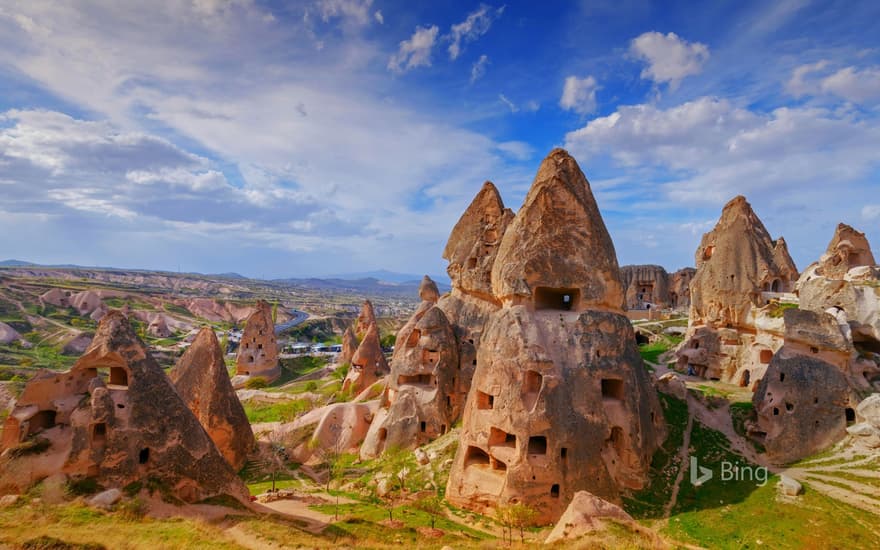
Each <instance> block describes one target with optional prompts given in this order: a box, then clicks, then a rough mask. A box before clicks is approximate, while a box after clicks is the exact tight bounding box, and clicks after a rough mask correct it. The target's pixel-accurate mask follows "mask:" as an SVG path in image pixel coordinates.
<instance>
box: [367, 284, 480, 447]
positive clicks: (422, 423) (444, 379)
mask: <svg viewBox="0 0 880 550" xmlns="http://www.w3.org/2000/svg"><path fill="white" fill-rule="evenodd" d="M391 365H392V366H391V377H390V380H389V382H388V388H387V390H386V394H385V397H384V398H383V403H382V409H381V410H380V411H379V412H378V413H377V416H376V420H375V421H374V422H373V424H372V426H370V433H369V434H368V435H367V438H366V441H365V443H364V445H363V446H362V447H361V456H362V457H365V458H367V457H375V456H377V455H378V454H379V453H381V452H382V451H384V450H385V449H386V448H392V447H399V448H404V449H407V448H413V447H417V446H419V445H422V444H424V443H427V442H428V441H430V440H431V439H434V438H435V437H437V436H440V435H443V434H445V433H446V431H447V430H448V429H449V428H450V427H451V426H452V423H453V422H454V421H455V420H456V419H457V418H458V416H459V414H460V412H461V408H462V405H463V400H462V399H460V392H459V391H458V387H457V386H458V376H459V360H458V342H457V341H456V338H455V332H454V331H453V329H452V326H451V325H450V323H449V320H448V319H447V318H446V314H444V313H443V310H442V309H440V308H439V307H437V306H435V305H433V303H432V302H430V301H424V302H422V304H421V306H420V307H419V309H418V311H416V313H415V314H414V315H413V316H412V318H410V320H409V321H408V322H407V324H406V325H404V327H403V328H402V329H400V331H399V332H398V333H397V340H396V341H395V344H394V355H393V357H392V359H391Z"/></svg>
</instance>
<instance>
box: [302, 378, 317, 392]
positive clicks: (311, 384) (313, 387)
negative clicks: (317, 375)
mask: <svg viewBox="0 0 880 550" xmlns="http://www.w3.org/2000/svg"><path fill="white" fill-rule="evenodd" d="M317 389H318V382H317V381H316V380H309V383H308V384H306V387H305V390H306V391H315V390H317Z"/></svg>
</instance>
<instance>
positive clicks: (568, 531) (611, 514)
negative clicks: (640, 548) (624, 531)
mask: <svg viewBox="0 0 880 550" xmlns="http://www.w3.org/2000/svg"><path fill="white" fill-rule="evenodd" d="M608 520H614V521H616V522H618V523H623V524H626V525H635V523H636V522H635V520H634V519H633V518H632V516H630V515H629V514H627V513H626V512H625V511H624V510H623V508H621V507H620V506H617V505H616V504H612V503H610V502H608V501H605V500H602V499H601V498H599V497H597V496H596V495H592V494H590V493H589V492H587V491H578V492H577V493H575V495H574V498H572V499H571V503H570V504H569V505H568V508H566V509H565V513H564V514H562V517H560V518H559V521H558V522H557V523H556V527H554V528H553V531H551V532H550V535H549V536H548V537H547V540H545V541H544V543H545V544H553V543H554V542H559V541H562V540H576V539H579V538H580V537H582V536H584V535H586V534H587V533H592V532H594V531H598V530H600V529H603V528H604V524H605V522H607V521H608Z"/></svg>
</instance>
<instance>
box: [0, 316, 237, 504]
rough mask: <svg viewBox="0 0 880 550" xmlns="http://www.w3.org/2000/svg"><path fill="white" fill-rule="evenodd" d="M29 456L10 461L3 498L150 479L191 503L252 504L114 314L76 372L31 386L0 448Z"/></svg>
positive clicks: (3, 472)
mask: <svg viewBox="0 0 880 550" xmlns="http://www.w3.org/2000/svg"><path fill="white" fill-rule="evenodd" d="M23 446H24V447H30V448H31V452H30V453H16V452H14V451H11V452H8V453H5V454H4V456H3V458H2V463H0V491H6V490H12V491H13V492H20V491H23V490H25V489H26V488H27V487H29V486H30V485H31V484H33V483H34V482H36V481H38V480H40V479H42V478H44V477H46V476H49V475H54V474H58V473H63V474H66V475H68V476H71V477H74V478H86V477H90V478H95V479H96V480H97V481H98V482H99V483H100V484H101V485H104V486H105V487H117V488H119V487H124V486H125V485H127V484H129V483H132V482H135V481H143V480H146V479H147V478H154V479H158V480H160V481H161V483H163V484H164V485H165V486H167V487H168V489H169V490H170V491H171V492H172V494H174V495H175V496H177V497H178V498H181V499H183V500H185V501H187V502H196V501H199V500H201V499H204V498H208V497H211V496H215V495H221V494H227V495H231V496H233V497H235V498H238V499H241V500H244V499H245V498H246V495H247V489H246V488H245V487H244V485H243V484H242V482H241V480H239V479H238V477H237V476H236V475H235V473H234V472H233V470H232V468H231V467H230V466H229V464H228V463H227V462H226V460H224V458H223V456H222V455H221V454H220V452H219V451H218V450H217V448H216V447H215V446H214V443H213V442H212V441H211V439H210V437H208V434H207V433H206V432H205V430H204V429H203V428H202V426H201V425H200V424H199V421H198V420H197V419H196V417H195V416H194V415H193V414H192V412H191V411H190V410H189V408H188V407H187V406H186V404H185V403H184V402H183V400H182V399H181V398H180V396H179V395H178V394H177V392H176V391H175V389H174V386H173V385H172V384H171V381H170V380H169V379H168V377H167V376H165V373H164V372H163V371H162V369H161V368H160V367H159V365H158V364H157V363H156V362H155V361H154V360H153V358H152V357H151V356H150V354H149V352H148V351H147V349H146V347H145V346H144V344H143V343H142V342H141V341H140V340H139V339H138V338H137V336H136V335H135V334H134V331H133V330H132V328H131V325H130V324H129V322H128V320H127V319H126V318H125V316H124V315H123V314H122V313H120V312H118V311H114V312H110V313H108V314H107V315H106V316H105V317H104V319H102V321H101V323H100V325H99V326H98V330H97V333H96V335H95V339H94V341H93V342H92V345H91V346H90V347H89V349H88V350H87V352H86V354H85V355H83V356H82V357H81V358H80V359H79V360H78V361H77V362H76V363H75V364H74V366H73V367H72V368H71V370H69V371H67V372H63V373H56V372H50V371H42V372H40V373H39V374H37V376H35V377H34V378H33V379H32V380H31V381H30V382H28V384H27V386H26V387H25V390H24V392H23V393H22V395H21V398H20V399H19V400H18V403H17V404H16V407H15V409H14V410H13V411H12V413H11V414H10V415H9V417H8V418H7V419H6V422H5V424H4V430H3V440H2V447H3V449H4V451H5V450H7V449H16V448H22V447H23ZM34 446H36V448H37V449H42V450H36V451H35V450H34ZM43 446H45V448H43Z"/></svg>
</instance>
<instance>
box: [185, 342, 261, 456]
mask: <svg viewBox="0 0 880 550" xmlns="http://www.w3.org/2000/svg"><path fill="white" fill-rule="evenodd" d="M168 377H169V378H170V379H171V382H172V383H173V384H174V387H175V388H176V389H177V393H178V394H180V397H181V398H183V401H184V403H186V404H187V406H189V409H190V410H191V411H192V412H193V414H194V415H195V416H196V418H198V419H199V422H200V423H201V424H202V427H203V428H205V431H206V432H208V435H209V436H210V437H211V440H212V441H213V442H214V444H215V445H216V446H217V449H219V450H220V452H221V453H222V454H223V457H224V458H225V459H226V461H227V462H229V464H230V465H231V466H232V468H233V469H234V470H235V471H238V470H240V469H241V468H242V467H243V466H244V464H245V462H246V461H247V457H248V454H249V453H250V452H251V450H252V449H253V447H254V434H253V432H252V431H251V425H250V422H248V419H247V416H246V415H245V412H244V408H243V407H242V406H241V402H240V401H239V400H238V397H237V396H236V395H235V390H234V389H232V383H231V382H230V381H229V373H228V372H227V370H226V363H225V362H224V361H223V351H222V350H221V349H220V342H218V341H217V335H216V334H214V331H213V330H212V329H211V328H210V327H204V328H202V329H201V330H200V331H199V333H198V336H196V339H195V340H194V341H193V343H192V345H191V346H189V348H188V349H187V350H186V352H185V353H184V354H183V356H181V358H180V359H179V360H178V361H177V364H176V365H175V366H174V368H173V369H172V370H171V372H169V373H168Z"/></svg>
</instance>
